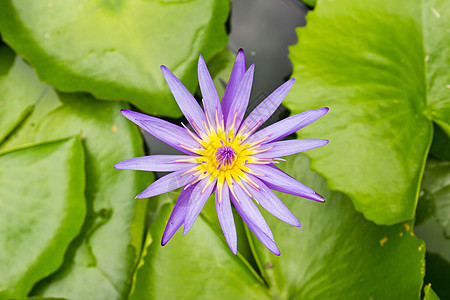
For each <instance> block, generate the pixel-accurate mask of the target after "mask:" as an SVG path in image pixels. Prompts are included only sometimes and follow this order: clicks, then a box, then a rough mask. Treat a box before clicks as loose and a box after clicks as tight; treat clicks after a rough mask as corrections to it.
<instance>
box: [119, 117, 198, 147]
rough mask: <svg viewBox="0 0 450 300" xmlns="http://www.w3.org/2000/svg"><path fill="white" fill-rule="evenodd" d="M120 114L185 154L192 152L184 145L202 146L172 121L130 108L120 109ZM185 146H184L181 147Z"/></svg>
mask: <svg viewBox="0 0 450 300" xmlns="http://www.w3.org/2000/svg"><path fill="white" fill-rule="evenodd" d="M121 113H122V115H124V116H125V118H127V119H128V120H130V121H132V122H133V123H135V124H136V125H138V126H139V127H141V128H142V129H144V130H145V131H147V132H148V133H150V134H151V135H153V136H154V137H156V138H157V139H159V140H161V141H163V142H164V143H166V144H168V145H170V146H171V147H173V148H175V149H178V150H180V151H181V152H184V153H186V154H192V153H193V152H192V151H189V150H186V148H185V147H188V148H191V149H198V148H202V146H201V145H200V144H199V143H198V142H197V141H196V140H194V138H192V137H191V136H190V135H189V134H188V133H187V131H186V130H185V129H184V128H181V127H180V126H176V125H174V124H172V123H169V122H167V121H164V120H162V119H159V118H155V117H152V116H148V115H145V114H141V113H137V112H134V111H131V110H127V109H122V110H121ZM183 146H185V147H183Z"/></svg>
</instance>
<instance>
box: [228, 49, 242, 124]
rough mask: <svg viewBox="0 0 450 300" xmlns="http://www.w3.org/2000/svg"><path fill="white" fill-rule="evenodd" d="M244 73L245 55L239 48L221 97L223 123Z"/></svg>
mask: <svg viewBox="0 0 450 300" xmlns="http://www.w3.org/2000/svg"><path fill="white" fill-rule="evenodd" d="M244 73H245V55H244V50H242V49H240V50H239V51H238V53H237V55H236V60H235V61H234V66H233V70H232V71H231V75H230V79H229V80H228V84H227V87H226V88H225V92H224V94H223V98H222V110H223V117H224V120H225V123H226V122H227V116H228V112H229V111H230V108H231V104H232V103H233V101H234V99H235V96H236V91H237V89H238V87H239V84H240V83H241V80H242V77H244Z"/></svg>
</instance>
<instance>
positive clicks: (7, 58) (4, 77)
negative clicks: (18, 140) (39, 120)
mask: <svg viewBox="0 0 450 300" xmlns="http://www.w3.org/2000/svg"><path fill="white" fill-rule="evenodd" d="M0 68H1V70H0V143H1V142H2V141H3V140H4V139H5V138H6V137H7V136H8V134H10V133H11V132H12V131H13V130H14V128H16V126H18V125H19V123H20V122H21V121H22V120H23V119H25V118H26V117H27V116H28V115H29V114H30V113H31V111H32V110H33V107H34V104H35V103H36V102H37V101H38V100H39V98H40V97H41V96H42V95H43V94H44V92H45V90H46V89H47V88H48V86H47V85H45V84H42V83H41V82H40V81H39V80H38V78H37V76H36V74H35V73H33V72H30V71H29V67H28V66H27V65H26V64H25V63H24V62H23V61H22V60H21V59H20V58H18V57H16V55H15V54H14V53H13V52H12V51H11V50H10V49H9V48H8V47H6V46H5V45H0Z"/></svg>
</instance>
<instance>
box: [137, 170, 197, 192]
mask: <svg viewBox="0 0 450 300" xmlns="http://www.w3.org/2000/svg"><path fill="white" fill-rule="evenodd" d="M190 169H191V168H190V167H189V168H187V169H184V170H180V171H175V172H173V173H170V174H168V175H166V176H164V177H161V178H159V179H158V180H156V181H155V182H153V183H152V184H150V185H149V186H148V187H147V188H146V189H145V190H144V191H143V192H142V193H140V194H139V195H137V196H136V199H143V198H149V197H153V196H156V195H159V194H164V193H167V192H170V191H173V190H175V189H177V188H179V187H182V186H184V185H186V184H188V183H189V182H191V181H192V180H193V175H191V174H186V175H182V174H183V173H185V172H186V171H188V170H190Z"/></svg>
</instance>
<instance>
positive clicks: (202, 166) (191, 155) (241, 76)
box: [114, 50, 328, 255]
mask: <svg viewBox="0 0 450 300" xmlns="http://www.w3.org/2000/svg"><path fill="white" fill-rule="evenodd" d="M161 70H162V72H163V75H164V78H165V79H166V81H167V84H168V85H169V88H170V90H171V91H172V94H173V96H174V97H175V100H176V102H177V103H178V106H179V107H180V109H181V111H182V112H183V114H184V116H185V117H186V119H187V120H188V122H189V124H190V127H188V126H185V125H184V124H182V125H183V127H181V126H177V125H174V124H172V123H169V122H167V121H164V120H162V119H159V118H156V117H152V116H148V115H145V114H141V113H137V112H133V111H130V110H122V114H123V115H124V116H125V117H126V118H128V119H129V120H131V121H132V122H134V123H135V124H136V125H138V126H139V127H141V128H142V129H143V130H145V131H147V132H148V133H150V134H151V135H153V136H154V137H156V138H158V139H160V140H161V141H163V142H165V143H167V144H168V145H170V146H172V147H174V148H175V149H178V150H179V151H181V152H183V153H184V154H185V155H151V156H144V157H136V158H131V159H129V160H126V161H123V162H120V163H118V164H116V165H115V166H114V167H115V168H117V169H127V170H143V171H156V172H172V173H170V174H168V175H165V176H163V177H162V178H160V179H158V180H156V181H155V182H153V183H152V184H151V185H150V186H149V187H148V188H147V189H145V190H144V191H143V192H142V193H140V194H139V195H137V196H136V198H148V197H153V196H156V195H159V194H163V193H167V192H169V191H172V190H175V189H178V188H180V187H184V188H183V189H182V190H181V192H180V194H179V196H178V199H177V201H176V203H175V206H174V209H173V211H172V214H171V215H170V217H169V220H168V222H167V226H166V229H165V231H164V234H163V237H162V242H161V244H162V245H165V244H166V243H167V242H168V241H169V240H170V238H171V237H172V236H173V235H174V234H175V232H176V231H177V230H178V229H179V228H180V227H181V225H183V224H184V228H183V235H184V234H186V233H187V232H188V231H189V230H190V229H191V227H192V225H193V224H194V222H195V220H196V219H197V217H198V216H199V214H200V212H201V210H202V208H203V206H204V205H205V203H206V201H207V200H208V198H209V196H210V195H211V194H212V193H214V192H215V204H216V210H217V216H218V218H219V222H220V225H221V227H222V230H223V233H224V235H225V239H226V241H227V243H228V245H229V247H230V249H231V251H232V252H233V253H234V254H236V252H237V237H236V227H235V224H234V219H233V213H232V207H231V202H232V203H233V206H234V207H235V208H236V210H237V211H238V213H239V215H240V216H241V217H242V219H243V220H244V221H245V223H246V224H247V226H248V227H249V228H250V229H251V231H252V232H253V233H254V234H255V235H256V236H257V237H258V239H259V240H260V241H261V242H262V243H263V244H264V245H265V246H266V247H267V248H268V249H269V250H270V251H272V252H273V253H274V254H276V255H280V251H279V249H278V247H277V245H276V244H275V241H274V237H273V234H272V232H271V230H270V228H269V226H268V225H267V223H266V221H265V220H264V218H263V216H262V215H261V213H260V211H259V210H258V207H257V205H256V204H259V205H261V206H262V207H263V208H265V209H266V210H267V211H268V212H269V213H271V214H272V215H274V216H275V217H277V218H279V219H280V220H282V221H284V222H286V223H289V224H291V225H293V226H297V227H300V222H299V221H298V219H297V218H296V217H295V216H294V215H293V214H292V212H291V211H289V209H288V208H287V207H286V206H285V205H284V204H283V202H281V201H280V200H279V198H278V197H277V196H276V195H275V194H274V192H273V191H272V190H276V191H280V192H284V193H288V194H292V195H296V196H300V197H303V198H308V199H312V200H316V201H319V202H323V201H324V199H323V198H322V196H320V195H319V194H317V193H315V192H314V191H313V190H312V189H311V188H309V187H307V186H305V185H304V184H302V183H300V182H298V181H297V180H295V179H294V178H292V177H291V176H289V175H288V174H286V173H285V172H283V171H282V170H280V169H279V168H277V167H276V166H275V164H276V163H277V162H278V161H279V160H281V158H280V157H282V156H287V155H291V154H294V153H298V152H302V151H306V150H310V149H313V148H317V147H321V146H324V145H325V144H327V143H328V141H327V140H323V139H296V140H282V139H283V138H284V137H286V136H288V135H290V134H292V133H294V132H296V131H297V130H299V129H301V128H303V127H305V126H306V125H309V124H311V123H312V122H314V121H316V120H317V119H319V118H320V117H322V116H323V115H325V114H326V113H327V112H328V108H327V107H324V108H319V109H315V110H309V111H305V112H302V113H300V114H297V115H293V116H290V117H288V118H286V119H283V120H281V121H279V122H277V123H275V124H272V125H270V126H267V127H265V128H264V129H261V130H259V131H258V129H259V128H260V127H261V125H263V124H264V122H265V121H266V120H267V119H268V118H269V117H270V116H271V115H272V114H273V112H274V111H275V110H276V109H277V107H278V106H279V105H280V104H281V102H282V101H283V99H284V97H285V96H286V95H287V93H288V92H289V90H290V88H291V87H292V85H293V84H294V79H291V80H289V81H287V82H285V83H284V84H283V85H281V86H280V87H279V88H277V89H276V90H275V91H274V92H273V93H272V94H270V95H269V96H268V97H267V98H266V99H265V100H264V101H262V102H261V104H259V106H257V107H256V108H255V109H254V110H253V111H252V112H251V113H250V114H249V115H248V117H247V118H245V119H244V115H245V111H246V109H247V106H248V103H249V98H250V91H251V88H252V82H253V73H254V65H251V66H250V67H249V68H248V70H247V71H246V70H245V58H244V52H243V51H242V50H239V52H238V54H237V56H236V61H235V63H234V66H233V70H232V73H231V76H230V79H229V81H228V84H227V87H226V89H225V93H224V96H223V98H222V101H220V98H219V96H218V94H217V91H216V88H215V86H214V84H213V81H212V79H211V76H210V74H209V71H208V69H207V67H206V64H205V61H204V60H203V58H202V56H200V58H199V62H198V79H199V84H200V90H201V92H202V95H203V108H204V109H202V108H201V106H200V105H199V104H198V102H197V101H196V99H195V98H194V97H193V96H192V95H191V93H190V92H189V91H188V90H187V89H186V88H185V87H184V86H183V84H182V83H181V82H180V81H179V80H178V79H177V78H176V77H175V75H174V74H172V72H171V71H169V69H168V68H167V67H165V66H161ZM252 199H253V200H252ZM255 202H256V204H255Z"/></svg>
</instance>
